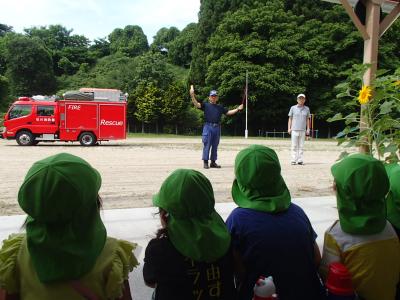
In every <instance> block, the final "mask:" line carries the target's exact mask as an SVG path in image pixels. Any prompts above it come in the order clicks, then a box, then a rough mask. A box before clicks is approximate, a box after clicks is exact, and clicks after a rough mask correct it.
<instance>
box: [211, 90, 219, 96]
mask: <svg viewBox="0 0 400 300" xmlns="http://www.w3.org/2000/svg"><path fill="white" fill-rule="evenodd" d="M210 96H218V93H217V91H216V90H212V91H210Z"/></svg>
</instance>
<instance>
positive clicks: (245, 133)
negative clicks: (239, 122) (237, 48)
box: [244, 70, 249, 139]
mask: <svg viewBox="0 0 400 300" xmlns="http://www.w3.org/2000/svg"><path fill="white" fill-rule="evenodd" d="M247 87H248V73H247V70H246V88H245V99H246V129H245V130H244V138H245V139H247V137H248V135H249V131H248V130H247Z"/></svg>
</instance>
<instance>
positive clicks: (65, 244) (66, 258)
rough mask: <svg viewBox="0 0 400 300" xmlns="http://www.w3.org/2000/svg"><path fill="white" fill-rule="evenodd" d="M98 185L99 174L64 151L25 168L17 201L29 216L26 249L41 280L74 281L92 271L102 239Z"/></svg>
mask: <svg viewBox="0 0 400 300" xmlns="http://www.w3.org/2000/svg"><path fill="white" fill-rule="evenodd" d="M100 186H101V177H100V174H99V173H98V172H97V171H96V170H95V169H94V168H92V167H91V166H90V165H89V164H88V163H87V162H86V161H84V160H83V159H81V158H79V157H77V156H74V155H71V154H67V153H60V154H57V155H54V156H50V157H47V158H45V159H43V160H40V161H37V162H36V163H34V164H33V165H32V167H31V168H30V169H29V171H28V173H27V175H26V177H25V180H24V182H23V183H22V185H21V187H20V189H19V193H18V202H19V205H20V206H21V208H22V209H23V210H24V211H25V212H26V213H27V214H28V218H27V223H26V234H27V242H28V250H29V253H30V256H31V258H32V262H33V265H34V267H35V270H36V272H37V275H38V277H39V279H40V281H41V282H44V283H47V282H54V281H59V280H61V281H62V280H71V279H78V278H80V277H81V276H83V275H84V274H86V273H87V272H89V271H90V270H91V269H92V268H93V266H94V264H95V262H96V259H97V257H98V256H99V255H100V253H101V251H102V250H103V247H104V244H105V241H106V236H107V232H106V229H105V227H104V224H103V222H102V221H101V218H100V212H99V209H98V204H97V199H98V191H99V189H100Z"/></svg>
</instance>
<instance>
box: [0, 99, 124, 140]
mask: <svg viewBox="0 0 400 300" xmlns="http://www.w3.org/2000/svg"><path fill="white" fill-rule="evenodd" d="M92 99H93V100H91V99H89V100H78V99H75V100H74V99H64V100H58V101H49V100H35V99H34V98H29V97H20V98H19V99H18V100H17V101H15V102H14V103H13V104H12V106H11V107H10V109H9V110H8V112H7V114H6V115H5V117H4V129H3V133H2V135H1V137H2V138H5V139H15V140H16V141H17V143H18V144H19V145H21V146H31V145H36V144H37V143H39V142H42V141H43V142H54V141H71V142H73V141H79V142H80V144H81V145H82V146H92V145H95V144H96V143H97V142H98V141H107V140H116V139H125V138H126V101H125V100H122V101H107V100H106V99H102V100H96V99H95V98H94V97H92Z"/></svg>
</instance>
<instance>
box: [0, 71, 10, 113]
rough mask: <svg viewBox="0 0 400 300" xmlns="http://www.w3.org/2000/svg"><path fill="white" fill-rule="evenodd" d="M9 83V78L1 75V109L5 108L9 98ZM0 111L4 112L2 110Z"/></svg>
mask: <svg viewBox="0 0 400 300" xmlns="http://www.w3.org/2000/svg"><path fill="white" fill-rule="evenodd" d="M8 89H9V82H8V79H7V77H5V76H1V75H0V108H1V107H4V104H5V100H6V97H7V96H8ZM0 111H2V110H1V109H0Z"/></svg>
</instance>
